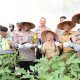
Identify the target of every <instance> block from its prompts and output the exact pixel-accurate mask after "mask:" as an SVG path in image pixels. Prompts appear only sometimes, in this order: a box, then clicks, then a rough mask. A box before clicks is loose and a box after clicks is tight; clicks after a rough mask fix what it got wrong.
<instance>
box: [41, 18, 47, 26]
mask: <svg viewBox="0 0 80 80" xmlns="http://www.w3.org/2000/svg"><path fill="white" fill-rule="evenodd" d="M45 24H46V20H45V19H40V26H41V27H44V26H45Z"/></svg>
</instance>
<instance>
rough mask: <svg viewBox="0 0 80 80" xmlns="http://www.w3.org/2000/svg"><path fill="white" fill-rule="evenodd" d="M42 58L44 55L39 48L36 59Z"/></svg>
mask: <svg viewBox="0 0 80 80" xmlns="http://www.w3.org/2000/svg"><path fill="white" fill-rule="evenodd" d="M40 58H42V53H41V51H40V50H39V49H38V48H37V51H36V59H40Z"/></svg>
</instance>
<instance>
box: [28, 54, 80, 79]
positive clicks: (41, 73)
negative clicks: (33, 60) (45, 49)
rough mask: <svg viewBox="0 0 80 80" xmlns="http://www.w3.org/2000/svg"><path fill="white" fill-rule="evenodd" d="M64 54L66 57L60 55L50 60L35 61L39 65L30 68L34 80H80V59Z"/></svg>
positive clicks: (74, 55)
mask: <svg viewBox="0 0 80 80" xmlns="http://www.w3.org/2000/svg"><path fill="white" fill-rule="evenodd" d="M66 54H67V55H66V57H64V55H62V56H60V57H59V56H55V57H53V58H52V59H51V60H48V59H47V58H41V59H40V60H37V61H38V62H39V63H38V64H37V65H35V67H33V66H31V67H30V68H31V70H32V72H33V73H32V74H34V77H35V78H36V80H80V77H79V75H80V59H79V58H77V57H76V54H75V53H74V54H73V53H66ZM36 73H37V74H36ZM31 80H32V79H31Z"/></svg>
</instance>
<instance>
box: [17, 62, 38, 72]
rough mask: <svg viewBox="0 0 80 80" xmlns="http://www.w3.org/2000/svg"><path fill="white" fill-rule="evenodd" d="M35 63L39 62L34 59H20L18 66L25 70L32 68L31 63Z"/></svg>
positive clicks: (33, 64)
mask: <svg viewBox="0 0 80 80" xmlns="http://www.w3.org/2000/svg"><path fill="white" fill-rule="evenodd" d="M35 64H37V62H33V61H20V62H18V66H19V67H20V68H24V70H26V71H27V70H30V65H31V66H35Z"/></svg>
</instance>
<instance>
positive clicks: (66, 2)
mask: <svg viewBox="0 0 80 80" xmlns="http://www.w3.org/2000/svg"><path fill="white" fill-rule="evenodd" d="M79 3H80V0H55V1H54V0H0V25H4V26H6V27H8V25H9V23H12V24H16V22H22V21H28V22H29V21H30V22H33V23H34V24H35V25H36V27H38V26H39V20H40V18H41V17H45V18H46V20H47V23H46V26H47V27H49V28H51V29H52V30H53V31H55V28H56V27H57V24H58V23H59V18H60V16H63V15H64V16H66V17H67V19H68V20H71V18H72V16H73V15H75V14H77V13H80V4H79Z"/></svg>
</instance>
